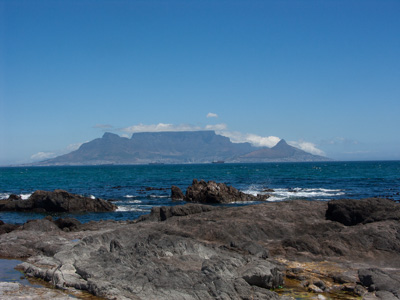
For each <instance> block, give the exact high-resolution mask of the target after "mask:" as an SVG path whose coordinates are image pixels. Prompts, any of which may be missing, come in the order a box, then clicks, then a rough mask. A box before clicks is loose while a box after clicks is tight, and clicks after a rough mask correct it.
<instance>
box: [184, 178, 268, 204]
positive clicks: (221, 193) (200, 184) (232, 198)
mask: <svg viewBox="0 0 400 300" xmlns="http://www.w3.org/2000/svg"><path fill="white" fill-rule="evenodd" d="M267 198H268V196H267V195H258V196H253V195H249V194H245V193H243V192H240V191H239V190H237V189H235V188H234V187H232V186H227V185H226V184H224V183H216V182H215V181H208V182H205V181H204V180H200V181H198V180H197V179H193V183H192V185H191V186H189V187H188V188H187V190H186V197H185V200H186V201H188V202H198V203H207V204H216V203H232V202H246V201H262V200H266V199H267Z"/></svg>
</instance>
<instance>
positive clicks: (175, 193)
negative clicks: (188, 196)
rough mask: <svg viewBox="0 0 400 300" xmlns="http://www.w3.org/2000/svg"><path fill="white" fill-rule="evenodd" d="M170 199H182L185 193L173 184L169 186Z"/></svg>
mask: <svg viewBox="0 0 400 300" xmlns="http://www.w3.org/2000/svg"><path fill="white" fill-rule="evenodd" d="M171 199H172V200H183V199H185V195H184V194H183V192H182V190H181V189H180V188H179V187H177V186H175V185H173V186H171Z"/></svg>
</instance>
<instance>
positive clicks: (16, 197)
mask: <svg viewBox="0 0 400 300" xmlns="http://www.w3.org/2000/svg"><path fill="white" fill-rule="evenodd" d="M8 200H10V201H15V200H22V198H21V196H20V195H16V194H11V195H10V196H9V197H8Z"/></svg>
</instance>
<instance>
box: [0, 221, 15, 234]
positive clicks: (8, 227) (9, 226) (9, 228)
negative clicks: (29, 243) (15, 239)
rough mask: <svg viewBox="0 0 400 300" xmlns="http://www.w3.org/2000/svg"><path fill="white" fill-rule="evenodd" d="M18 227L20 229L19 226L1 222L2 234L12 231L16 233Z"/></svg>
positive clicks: (0, 231) (0, 230)
mask: <svg viewBox="0 0 400 300" xmlns="http://www.w3.org/2000/svg"><path fill="white" fill-rule="evenodd" d="M18 227H19V225H15V224H7V223H4V222H3V221H2V220H0V234H3V233H9V232H11V231H14V230H15V229H17V228H18Z"/></svg>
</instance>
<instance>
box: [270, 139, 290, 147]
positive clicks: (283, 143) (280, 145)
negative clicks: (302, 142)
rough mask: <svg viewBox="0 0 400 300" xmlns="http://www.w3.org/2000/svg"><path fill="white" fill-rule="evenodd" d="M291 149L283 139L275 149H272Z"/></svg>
mask: <svg viewBox="0 0 400 300" xmlns="http://www.w3.org/2000/svg"><path fill="white" fill-rule="evenodd" d="M288 147H291V146H290V145H289V144H288V143H286V141H285V140H284V139H281V140H280V141H279V142H278V143H277V144H276V145H275V146H274V147H272V148H271V149H281V148H288Z"/></svg>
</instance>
